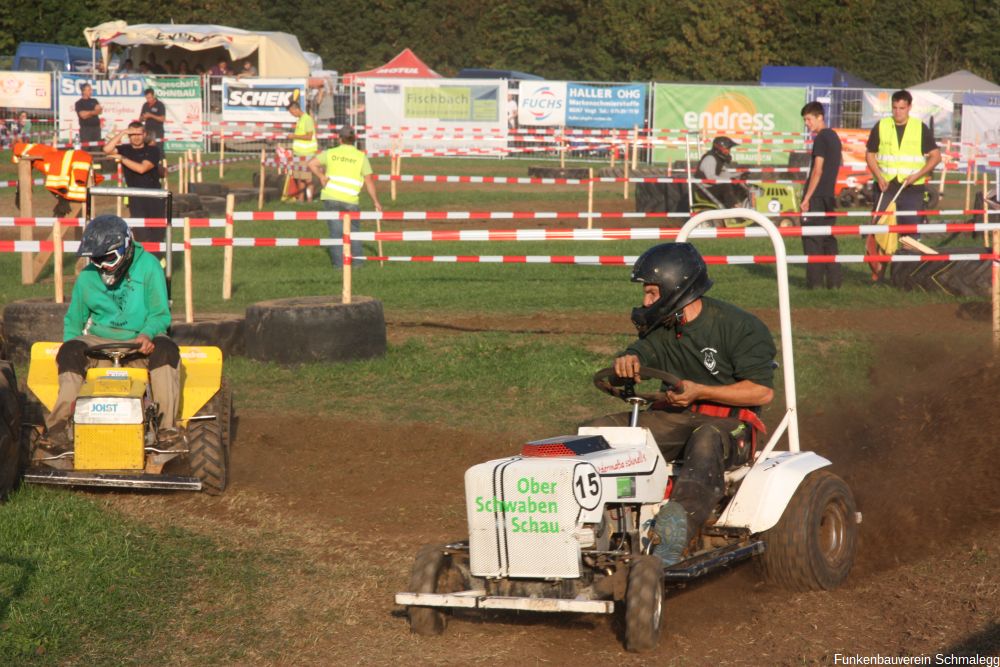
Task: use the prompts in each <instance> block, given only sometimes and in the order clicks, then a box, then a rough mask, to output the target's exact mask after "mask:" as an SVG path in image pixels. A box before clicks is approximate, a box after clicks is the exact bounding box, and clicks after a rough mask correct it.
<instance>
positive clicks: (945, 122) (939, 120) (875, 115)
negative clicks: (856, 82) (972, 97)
mask: <svg viewBox="0 0 1000 667" xmlns="http://www.w3.org/2000/svg"><path fill="white" fill-rule="evenodd" d="M894 92H896V91H895V90H889V89H888V88H886V89H874V88H866V89H865V90H864V91H863V94H862V100H863V104H862V107H861V127H863V128H866V129H869V130H870V129H871V128H872V127H874V126H875V125H876V124H878V122H879V121H880V120H882V119H883V118H888V117H890V116H892V94H893V93H894ZM910 95H912V96H913V106H912V107H911V108H910V115H911V116H913V117H914V118H919V119H920V120H921V121H922V122H924V123H927V124H928V125H929V126H930V128H931V129H932V130H934V135H935V136H939V137H940V136H952V130H951V128H952V116H953V114H954V111H955V102H954V95H953V94H952V93H935V92H933V91H930V90H911V91H910Z"/></svg>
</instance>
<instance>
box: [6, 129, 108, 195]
mask: <svg viewBox="0 0 1000 667" xmlns="http://www.w3.org/2000/svg"><path fill="white" fill-rule="evenodd" d="M22 157H33V158H40V159H37V160H33V161H32V162H33V164H34V167H35V169H37V170H38V171H40V172H42V173H43V174H45V188H46V189H47V190H48V191H49V192H51V193H52V194H54V195H56V196H57V197H62V198H63V199H68V200H70V201H84V200H86V198H87V181H88V179H89V178H90V174H91V172H92V170H93V167H94V158H93V157H91V155H90V153H88V152H87V151H77V150H68V151H64V150H59V149H58V148H54V147H52V146H46V145H44V144H26V143H22V142H18V143H16V144H14V159H13V162H14V163H15V164H17V163H18V162H20V160H21V158H22ZM103 180H104V178H103V177H102V176H100V175H98V174H94V184H95V185H96V184H98V183H100V182H101V181H103Z"/></svg>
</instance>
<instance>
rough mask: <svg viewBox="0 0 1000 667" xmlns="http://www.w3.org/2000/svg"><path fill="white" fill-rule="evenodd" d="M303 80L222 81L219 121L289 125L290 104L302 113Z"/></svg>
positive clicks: (304, 84)
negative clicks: (296, 105) (297, 104)
mask: <svg viewBox="0 0 1000 667" xmlns="http://www.w3.org/2000/svg"><path fill="white" fill-rule="evenodd" d="M305 96H306V80H305V79H235V78H233V79H229V78H226V79H223V80H222V120H224V121H242V122H258V123H293V122H295V118H293V117H292V115H291V114H290V113H288V105H289V104H290V103H291V102H299V104H300V105H301V106H302V108H303V110H305V101H304V100H305V99H306V97H305Z"/></svg>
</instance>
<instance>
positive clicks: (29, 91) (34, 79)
mask: <svg viewBox="0 0 1000 667" xmlns="http://www.w3.org/2000/svg"><path fill="white" fill-rule="evenodd" d="M0 107H9V108H12V109H45V110H49V109H51V108H52V75H51V74H50V73H49V72H0Z"/></svg>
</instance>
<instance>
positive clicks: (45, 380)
mask: <svg viewBox="0 0 1000 667" xmlns="http://www.w3.org/2000/svg"><path fill="white" fill-rule="evenodd" d="M60 346H62V343H35V344H34V345H32V346H31V362H30V365H29V366H28V389H30V390H31V392H32V393H33V394H34V395H35V396H37V397H38V400H39V401H41V402H42V405H44V406H45V409H46V410H51V409H52V406H53V405H55V404H56V396H58V395H59V371H58V370H57V369H56V353H57V352H59V348H60Z"/></svg>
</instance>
